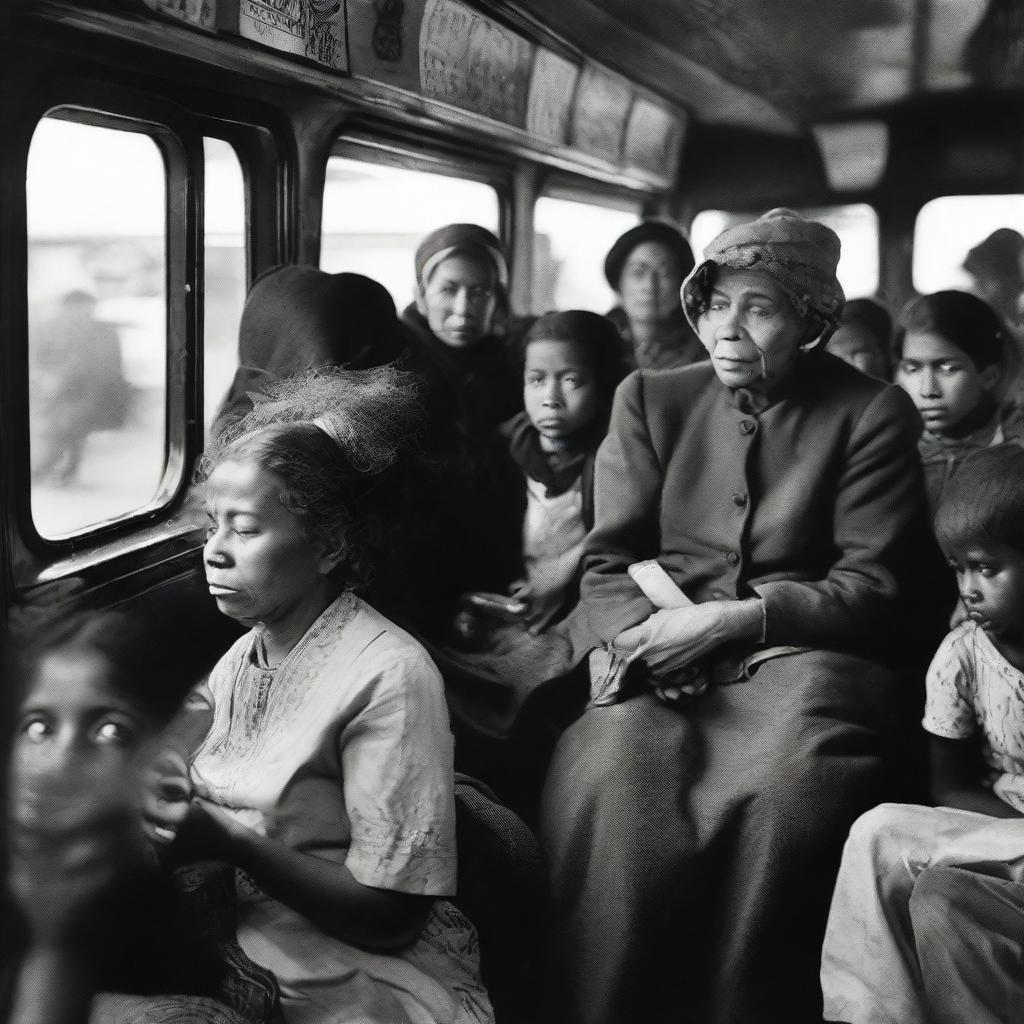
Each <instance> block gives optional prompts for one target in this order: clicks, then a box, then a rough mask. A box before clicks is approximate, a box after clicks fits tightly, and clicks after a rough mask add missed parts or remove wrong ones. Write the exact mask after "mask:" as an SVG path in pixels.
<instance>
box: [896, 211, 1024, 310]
mask: <svg viewBox="0 0 1024 1024" xmlns="http://www.w3.org/2000/svg"><path fill="white" fill-rule="evenodd" d="M997 228H1011V229H1013V230H1015V231H1019V232H1021V234H1024V196H1022V195H1004V196H942V197H940V198H939V199H933V200H932V201H931V202H930V203H925V205H924V206H922V207H921V211H920V212H919V213H918V215H917V222H916V223H915V225H914V264H913V273H914V288H915V289H916V290H917V291H918V292H920V293H921V294H923V295H926V294H928V293H929V292H936V291H941V290H943V289H945V288H960V289H965V290H967V291H975V290H976V291H978V294H980V295H984V294H985V283H986V282H985V281H984V280H978V279H977V278H975V277H973V276H972V275H971V274H969V273H968V272H967V271H966V270H965V269H964V259H965V258H966V256H967V254H968V252H970V251H971V249H973V248H974V247H975V246H976V245H977V244H978V243H979V242H982V241H984V239H986V238H988V236H989V235H990V234H992V232H993V231H995V230H996V229H997ZM1019 269H1020V270H1024V268H1019Z"/></svg>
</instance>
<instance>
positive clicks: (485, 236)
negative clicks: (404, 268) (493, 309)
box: [415, 224, 508, 289]
mask: <svg viewBox="0 0 1024 1024" xmlns="http://www.w3.org/2000/svg"><path fill="white" fill-rule="evenodd" d="M455 253H468V254H469V255H471V256H477V257H479V258H481V259H483V260H484V261H485V262H486V263H489V264H490V265H491V266H492V267H493V268H494V280H495V283H496V284H497V285H499V286H500V287H501V288H502V289H504V288H506V287H507V286H508V260H507V258H506V256H505V250H504V248H503V247H502V244H501V242H499V241H498V239H497V238H495V236H494V235H493V234H491V232H490V231H488V230H487V229H486V228H482V227H480V225H479V224H446V225H445V226H444V227H442V228H437V230H435V231H431V232H430V234H429V235H427V237H426V238H424V239H423V241H422V242H420V244H419V246H418V247H417V249H416V257H415V263H416V283H417V284H418V285H420V286H421V287H422V286H423V285H424V284H426V278H428V277H429V276H430V274H431V273H432V272H433V270H434V268H435V267H436V266H437V265H438V264H439V263H441V262H442V261H443V260H446V259H447V258H448V257H449V256H452V255H454V254H455Z"/></svg>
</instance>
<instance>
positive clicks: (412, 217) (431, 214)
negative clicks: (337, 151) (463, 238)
mask: <svg viewBox="0 0 1024 1024" xmlns="http://www.w3.org/2000/svg"><path fill="white" fill-rule="evenodd" d="M499 212H500V208H499V204H498V194H497V193H496V192H495V191H494V189H493V188H491V186H490V185H485V184H483V183H482V182H479V181H467V180H465V179H464V178H450V177H447V176H446V175H442V174H432V173H429V172H427V171H417V170H410V169H408V168H404V167H388V166H386V165H384V164H371V163H364V162H363V161H361V160H350V159H348V158H347V157H340V156H332V157H331V158H330V159H329V160H328V161H327V178H326V181H325V182H324V211H323V224H322V235H321V244H320V266H321V267H322V268H323V269H324V270H326V271H329V272H330V273H332V274H336V273H340V272H341V271H355V272H356V273H359V274H366V276H367V277H372V278H374V280H377V281H380V283H381V284H382V285H384V287H385V288H387V289H388V291H389V292H391V297H392V298H393V299H394V300H395V305H396V306H397V307H398V310H399V312H401V311H402V309H404V308H405V307H406V306H407V305H408V304H409V303H410V302H412V300H413V292H414V289H415V285H416V272H415V268H414V265H413V257H414V254H415V252H416V246H417V245H419V243H420V241H421V239H422V238H423V236H424V235H426V234H428V233H429V232H431V231H433V230H434V228H439V227H441V226H442V225H444V224H453V223H470V224H479V225H480V226H481V227H485V228H487V229H488V230H490V231H493V232H495V234H497V232H498V220H499Z"/></svg>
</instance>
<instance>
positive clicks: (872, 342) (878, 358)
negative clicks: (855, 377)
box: [827, 324, 886, 380]
mask: <svg viewBox="0 0 1024 1024" xmlns="http://www.w3.org/2000/svg"><path fill="white" fill-rule="evenodd" d="M827 348H828V351H829V352H831V353H832V355H834V356H839V358H840V359H842V361H843V362H844V363H849V364H850V365H851V366H855V367H856V368H857V369H858V370H860V372H861V373H866V374H867V375H868V376H869V377H877V378H878V380H885V378H886V364H885V355H884V354H883V352H882V351H881V349H880V348H879V345H878V341H877V340H876V339H875V336H874V335H873V334H872V333H871V332H870V331H869V330H868V329H867V328H866V327H863V326H861V325H860V324H843V325H842V327H840V328H839V329H838V330H837V331H836V332H835V334H833V335H832V337H831V338H829V340H828V345H827Z"/></svg>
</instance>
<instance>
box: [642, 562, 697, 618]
mask: <svg viewBox="0 0 1024 1024" xmlns="http://www.w3.org/2000/svg"><path fill="white" fill-rule="evenodd" d="M626 572H628V573H629V575H630V576H631V577H632V579H633V582H634V583H635V584H636V585H637V586H638V587H639V588H640V589H641V590H642V591H643V592H644V597H646V598H647V600H648V601H650V602H651V604H653V605H654V607H655V608H688V607H689V606H690V605H692V604H693V602H692V601H691V600H690V599H689V598H688V597H687V596H686V595H685V594H684V593H683V592H682V591H681V590H680V589H679V587H677V586H676V585H675V582H674V581H673V579H672V577H671V576H669V574H668V573H667V572H665V570H664V569H663V568H662V567H661V565H660V564H659V563H658V562H656V561H654V559H651V560H649V561H647V562H634V563H633V564H632V565H630V566H627V567H626Z"/></svg>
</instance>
